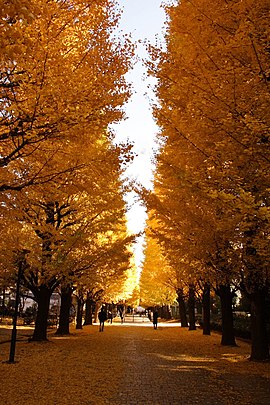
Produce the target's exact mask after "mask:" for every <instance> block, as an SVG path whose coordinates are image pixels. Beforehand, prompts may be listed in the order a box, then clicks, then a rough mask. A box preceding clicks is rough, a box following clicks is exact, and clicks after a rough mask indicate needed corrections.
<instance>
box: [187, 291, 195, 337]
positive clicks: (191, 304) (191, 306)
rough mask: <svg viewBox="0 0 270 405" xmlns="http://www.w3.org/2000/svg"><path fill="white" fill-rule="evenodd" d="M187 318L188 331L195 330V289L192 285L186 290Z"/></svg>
mask: <svg viewBox="0 0 270 405" xmlns="http://www.w3.org/2000/svg"><path fill="white" fill-rule="evenodd" d="M188 317H189V330H196V319H195V288H194V285H193V284H190V285H189V290H188Z"/></svg>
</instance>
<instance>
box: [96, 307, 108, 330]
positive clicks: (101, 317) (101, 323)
mask: <svg viewBox="0 0 270 405" xmlns="http://www.w3.org/2000/svg"><path fill="white" fill-rule="evenodd" d="M98 319H99V331H100V332H103V331H104V322H105V321H106V320H107V314H106V311H105V309H104V308H101V311H100V312H99V314H98Z"/></svg>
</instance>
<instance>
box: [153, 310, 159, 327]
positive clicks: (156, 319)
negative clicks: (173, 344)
mask: <svg viewBox="0 0 270 405" xmlns="http://www.w3.org/2000/svg"><path fill="white" fill-rule="evenodd" d="M157 322H158V311H154V313H153V325H154V329H157Z"/></svg>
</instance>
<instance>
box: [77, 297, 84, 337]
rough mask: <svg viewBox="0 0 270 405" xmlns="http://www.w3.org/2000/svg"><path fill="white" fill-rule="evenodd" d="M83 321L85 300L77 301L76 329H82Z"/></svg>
mask: <svg viewBox="0 0 270 405" xmlns="http://www.w3.org/2000/svg"><path fill="white" fill-rule="evenodd" d="M82 319H83V299H82V298H80V297H79V298H78V299H77V317H76V329H82V328H83V326H82Z"/></svg>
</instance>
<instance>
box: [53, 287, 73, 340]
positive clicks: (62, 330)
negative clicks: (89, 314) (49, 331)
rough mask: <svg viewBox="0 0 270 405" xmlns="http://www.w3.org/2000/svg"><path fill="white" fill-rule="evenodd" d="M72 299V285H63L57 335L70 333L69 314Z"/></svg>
mask: <svg viewBox="0 0 270 405" xmlns="http://www.w3.org/2000/svg"><path fill="white" fill-rule="evenodd" d="M71 300H72V288H71V286H63V287H62V288H61V306H60V316H59V324H58V328H57V331H56V334H57V335H69V315H70V308H71Z"/></svg>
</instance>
